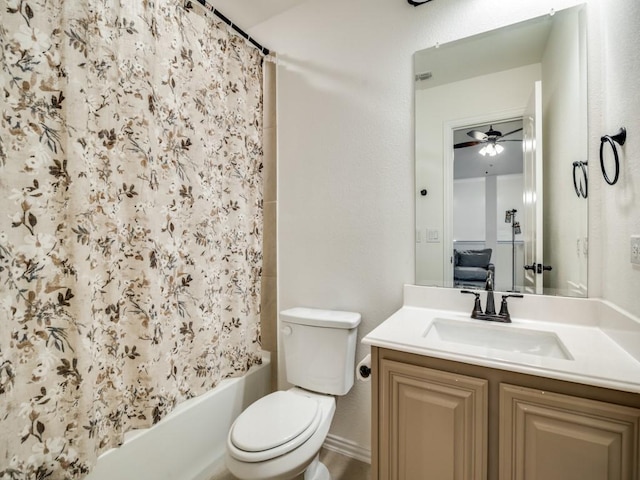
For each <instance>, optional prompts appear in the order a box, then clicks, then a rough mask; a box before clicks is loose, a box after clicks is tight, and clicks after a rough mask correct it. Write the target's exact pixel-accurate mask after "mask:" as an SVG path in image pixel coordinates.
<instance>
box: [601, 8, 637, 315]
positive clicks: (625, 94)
mask: <svg viewBox="0 0 640 480" xmlns="http://www.w3.org/2000/svg"><path fill="white" fill-rule="evenodd" d="M588 14H589V15H588V18H589V33H588V37H589V44H588V48H589V85H588V89H589V138H590V144H589V147H590V151H589V158H590V165H589V173H590V180H591V183H590V188H591V187H592V186H593V187H595V188H594V189H593V191H594V195H593V197H592V198H590V199H589V200H590V201H589V207H590V209H591V210H590V213H589V221H590V223H589V243H590V258H589V294H590V296H596V295H597V296H601V297H602V298H604V299H606V300H609V301H611V302H613V303H615V304H616V305H618V306H619V307H621V308H623V309H625V310H627V311H629V312H630V313H632V314H634V315H636V316H640V295H638V292H639V288H640V268H639V267H637V266H633V265H631V264H630V263H629V251H630V245H629V237H630V236H631V235H640V114H639V112H640V83H638V78H639V77H640V55H638V51H637V46H638V45H640V30H639V29H638V25H640V2H638V1H637V0H598V1H596V0H591V1H590V2H589V10H588ZM621 126H625V127H626V128H627V142H626V144H625V145H624V147H622V148H620V149H619V151H620V180H619V181H618V183H617V184H616V185H615V186H609V185H607V184H606V183H605V181H604V180H603V178H602V174H601V173H600V166H599V160H598V150H599V147H600V142H599V137H600V136H601V135H604V134H613V133H616V132H617V131H618V129H619V128H620V127H621ZM610 176H611V174H610Z"/></svg>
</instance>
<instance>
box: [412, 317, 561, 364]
mask: <svg viewBox="0 0 640 480" xmlns="http://www.w3.org/2000/svg"><path fill="white" fill-rule="evenodd" d="M424 337H425V339H426V341H427V343H431V344H432V346H437V344H438V343H439V342H441V341H444V342H449V343H459V344H464V345H471V346H476V347H484V348H488V349H495V350H502V351H505V352H514V353H516V352H519V353H528V354H530V355H538V356H540V357H551V358H562V359H565V360H573V357H572V356H571V354H570V353H569V351H568V350H567V348H566V347H565V346H564V344H563V343H562V341H561V340H560V339H559V338H558V336H557V335H556V334H555V333H553V332H544V331H541V330H529V329H527V330H524V329H517V328H511V327H510V326H509V325H493V324H489V323H484V322H482V321H480V320H477V321H473V322H471V321H459V320H449V319H446V318H436V319H434V320H433V322H432V323H431V326H430V327H429V329H428V330H427V331H426V332H425V333H424Z"/></svg>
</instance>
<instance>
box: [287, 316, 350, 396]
mask: <svg viewBox="0 0 640 480" xmlns="http://www.w3.org/2000/svg"><path fill="white" fill-rule="evenodd" d="M359 323H360V314H359V313H354V312H342V311H337V310H320V309H315V308H301V307H298V308H291V309H289V310H283V311H282V312H280V334H281V339H282V344H281V345H282V348H283V350H284V362H285V369H286V373H287V381H288V382H289V383H292V384H294V385H296V386H298V387H302V388H305V389H307V390H312V391H314V392H319V393H328V394H331V395H345V394H346V393H347V392H348V391H349V390H350V389H351V387H352V386H353V379H354V373H355V355H356V337H357V334H358V328H357V327H358V324H359Z"/></svg>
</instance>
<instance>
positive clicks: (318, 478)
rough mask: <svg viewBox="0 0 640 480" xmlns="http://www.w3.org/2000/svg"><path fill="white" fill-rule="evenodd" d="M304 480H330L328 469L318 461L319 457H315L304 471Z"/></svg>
mask: <svg viewBox="0 0 640 480" xmlns="http://www.w3.org/2000/svg"><path fill="white" fill-rule="evenodd" d="M304 480H331V474H330V473H329V469H327V466H326V465H325V464H324V463H322V462H321V461H320V455H316V457H315V458H314V459H313V460H312V461H311V463H310V464H309V466H308V467H307V469H306V470H305V472H304Z"/></svg>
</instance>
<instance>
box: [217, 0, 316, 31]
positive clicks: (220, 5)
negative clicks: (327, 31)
mask: <svg viewBox="0 0 640 480" xmlns="http://www.w3.org/2000/svg"><path fill="white" fill-rule="evenodd" d="M206 1H207V3H209V4H210V5H212V6H213V7H214V8H215V9H216V10H219V11H220V13H222V14H223V15H224V16H225V17H227V18H228V19H229V20H231V21H232V22H233V23H234V24H235V25H237V26H238V27H240V28H241V29H242V30H244V31H245V32H248V31H249V29H251V27H254V26H255V25H258V24H260V23H262V22H265V21H267V20H269V19H270V18H271V17H275V16H276V15H279V14H280V13H282V12H285V11H287V10H291V9H292V8H295V7H297V6H298V5H301V4H302V3H304V2H305V1H306V0H206Z"/></svg>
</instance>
